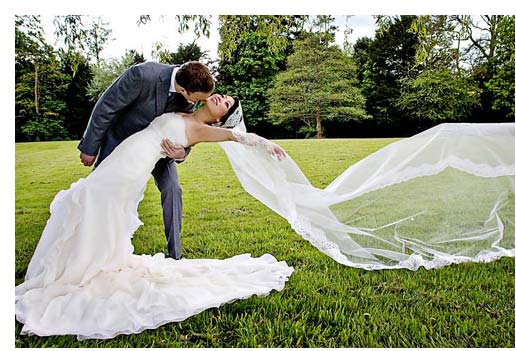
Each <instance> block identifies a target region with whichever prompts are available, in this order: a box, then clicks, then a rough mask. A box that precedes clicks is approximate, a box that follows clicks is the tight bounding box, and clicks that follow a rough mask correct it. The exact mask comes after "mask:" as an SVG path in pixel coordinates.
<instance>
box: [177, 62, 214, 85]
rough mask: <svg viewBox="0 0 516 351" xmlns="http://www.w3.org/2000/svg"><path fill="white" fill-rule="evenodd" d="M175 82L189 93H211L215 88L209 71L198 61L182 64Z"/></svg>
mask: <svg viewBox="0 0 516 351" xmlns="http://www.w3.org/2000/svg"><path fill="white" fill-rule="evenodd" d="M176 82H177V84H179V85H180V86H182V87H183V88H185V89H186V91H188V92H189V93H196V92H202V93H211V92H212V91H213V89H214V88H215V81H214V80H213V76H212V75H211V73H210V70H209V69H208V67H206V65H204V64H202V63H200V62H198V61H190V62H186V63H183V64H182V65H181V67H179V70H178V71H177V73H176Z"/></svg>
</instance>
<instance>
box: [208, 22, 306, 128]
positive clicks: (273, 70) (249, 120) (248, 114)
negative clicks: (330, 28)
mask: <svg viewBox="0 0 516 351" xmlns="http://www.w3.org/2000/svg"><path fill="white" fill-rule="evenodd" d="M304 20H305V18H304V17H302V16H220V21H221V22H220V24H221V33H225V34H224V35H223V36H222V35H221V43H220V44H219V53H221V50H229V51H227V52H226V54H225V55H222V57H223V58H221V60H220V61H219V65H218V69H217V73H218V74H217V76H216V77H217V91H218V92H220V93H223V94H230V95H237V96H239V97H240V99H241V102H242V105H243V109H244V114H245V119H246V124H247V125H248V126H249V127H251V129H253V130H254V131H255V132H257V133H259V134H261V135H264V136H272V135H274V133H276V132H277V131H278V129H279V128H278V126H275V125H273V123H272V122H273V121H272V120H271V119H270V118H269V117H268V112H269V94H268V89H269V88H270V87H271V86H272V84H273V79H274V77H275V75H276V74H277V73H278V72H279V71H280V70H284V69H285V68H286V57H287V55H288V54H289V53H291V52H292V50H293V45H292V43H293V41H294V40H295V39H297V38H299V36H300V34H301V32H302V26H303V23H304ZM271 23H275V30H277V32H273V34H270V32H265V31H263V30H260V28H264V27H266V26H267V25H268V24H271ZM278 23H280V24H282V26H283V27H281V28H280V27H279V25H278ZM268 30H269V31H270V30H271V29H270V28H269V29H268ZM230 33H235V34H238V35H233V34H231V35H230ZM271 35H273V36H275V37H283V38H286V39H285V42H284V46H282V47H281V48H276V49H273V48H272V47H271V46H270V43H271V38H270V36H271ZM229 38H232V39H231V40H233V42H232V45H229V44H228V43H226V41H227V40H230V39H229Z"/></svg>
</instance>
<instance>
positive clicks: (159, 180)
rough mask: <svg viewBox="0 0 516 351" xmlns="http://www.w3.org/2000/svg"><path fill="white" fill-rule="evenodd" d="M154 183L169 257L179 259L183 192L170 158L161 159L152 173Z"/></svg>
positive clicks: (173, 162) (174, 165) (173, 163)
mask: <svg viewBox="0 0 516 351" xmlns="http://www.w3.org/2000/svg"><path fill="white" fill-rule="evenodd" d="M152 175H153V176H154V182H155V183H156V186H157V187H158V189H159V191H160V192H161V206H162V207H163V222H164V224H165V236H166V238H167V249H168V253H169V255H170V257H172V258H174V259H176V260H178V259H180V258H181V222H182V219H183V192H182V190H181V186H180V185H179V177H178V175H177V168H176V163H175V161H174V160H172V159H170V158H162V159H161V160H159V161H158V162H157V163H156V167H154V170H153V171H152Z"/></svg>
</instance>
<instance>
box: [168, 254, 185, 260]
mask: <svg viewBox="0 0 516 351" xmlns="http://www.w3.org/2000/svg"><path fill="white" fill-rule="evenodd" d="M165 258H172V259H174V260H180V259H182V258H183V255H181V256H179V258H175V257H172V256H170V255H168V254H166V255H165Z"/></svg>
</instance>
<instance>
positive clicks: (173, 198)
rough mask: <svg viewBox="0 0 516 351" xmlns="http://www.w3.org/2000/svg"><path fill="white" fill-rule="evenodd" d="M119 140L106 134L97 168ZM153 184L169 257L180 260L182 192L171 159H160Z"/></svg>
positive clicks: (174, 164)
mask: <svg viewBox="0 0 516 351" xmlns="http://www.w3.org/2000/svg"><path fill="white" fill-rule="evenodd" d="M120 143H121V140H118V139H117V138H115V137H113V136H112V135H111V134H110V133H109V132H108V133H107V134H106V137H105V139H104V142H103V144H102V147H101V148H100V152H99V155H98V156H97V162H96V164H95V167H97V166H98V165H99V164H100V163H101V162H102V161H103V160H104V159H105V158H106V157H107V156H108V155H109V154H110V153H111V152H112V151H113V150H114V149H115V147H117V146H118V145H119V144H120ZM152 175H153V176H154V182H155V183H156V186H157V187H158V189H159V191H160V192H161V206H162V208H163V222H164V224H165V237H166V238H167V249H168V253H169V255H170V257H172V258H174V259H176V260H178V259H179V258H181V222H182V220H183V192H182V190H181V186H180V185H179V177H178V175H177V168H176V163H175V162H174V160H172V159H171V158H162V159H160V160H159V161H158V162H157V163H156V166H155V167H154V170H153V171H152Z"/></svg>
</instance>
